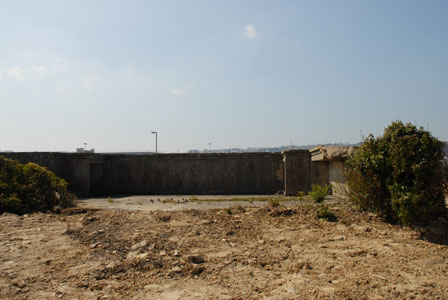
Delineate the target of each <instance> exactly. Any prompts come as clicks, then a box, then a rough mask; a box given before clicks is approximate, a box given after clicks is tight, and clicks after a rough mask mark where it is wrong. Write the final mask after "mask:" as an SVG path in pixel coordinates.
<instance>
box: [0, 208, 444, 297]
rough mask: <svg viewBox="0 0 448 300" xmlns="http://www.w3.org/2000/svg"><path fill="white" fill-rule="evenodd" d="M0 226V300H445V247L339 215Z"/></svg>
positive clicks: (33, 221)
mask: <svg viewBox="0 0 448 300" xmlns="http://www.w3.org/2000/svg"><path fill="white" fill-rule="evenodd" d="M331 209H332V212H333V213H334V214H335V215H336V216H337V217H338V221H337V222H328V221H325V220H320V219H318V218H317V216H316V209H315V207H313V206H308V205H305V206H293V207H288V208H287V207H275V208H273V207H270V206H268V205H265V206H263V207H247V208H242V207H239V206H238V207H237V206H234V207H233V208H232V209H231V210H229V209H206V210H196V209H188V210H186V209H184V210H175V211H138V210H121V209H108V210H104V209H103V210H91V209H78V210H73V211H71V212H69V213H67V214H59V215H57V214H42V213H36V214H32V215H25V216H17V215H13V214H3V215H1V216H0V299H448V279H447V278H448V246H446V245H439V244H436V243H431V242H428V241H424V240H422V239H421V238H420V233H419V232H417V231H414V230H410V229H407V228H402V227H399V226H392V225H390V224H386V223H383V222H382V221H380V220H378V219H377V218H376V217H375V216H374V215H369V214H364V213H359V212H358V211H356V210H354V209H353V208H351V207H350V206H344V205H334V206H332V208H331Z"/></svg>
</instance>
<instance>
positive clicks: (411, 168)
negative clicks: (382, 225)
mask: <svg viewBox="0 0 448 300" xmlns="http://www.w3.org/2000/svg"><path fill="white" fill-rule="evenodd" d="M442 149H443V144H442V143H441V142H440V141H439V140H438V139H437V138H435V137H433V136H432V135H431V134H430V133H429V132H428V131H426V130H424V129H423V128H421V127H420V128H417V127H416V126H414V125H412V124H410V123H408V124H403V123H402V122H401V121H397V122H393V123H392V124H391V125H390V126H389V127H387V128H386V129H385V130H384V135H383V136H382V137H378V138H374V137H373V136H372V135H369V136H368V137H367V138H366V139H365V141H364V143H363V144H362V145H361V146H360V147H359V148H358V149H357V150H356V151H355V152H354V153H353V154H352V155H351V156H350V157H349V158H348V160H347V162H346V177H347V184H348V187H349V190H350V198H351V199H352V200H353V201H354V202H356V203H358V204H359V205H360V207H361V208H362V209H364V210H370V211H374V212H376V213H378V214H379V215H380V216H382V217H383V218H385V219H386V220H388V221H392V222H400V223H402V224H407V225H417V224H425V223H428V222H429V221H431V220H432V218H433V217H435V216H438V215H441V214H445V213H446V207H445V198H444V192H443V176H442V159H443V150H442Z"/></svg>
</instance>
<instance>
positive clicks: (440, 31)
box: [0, 0, 448, 152]
mask: <svg viewBox="0 0 448 300" xmlns="http://www.w3.org/2000/svg"><path fill="white" fill-rule="evenodd" d="M447 29H448V1H445V0H441V1H437V0H432V1H413V0H396V1H389V0H383V1H382V0H377V1H359V0H352V1H347V0H339V1H330V0H328V1H320V0H313V1H311V0H310V1H292V0H291V1H261V0H260V1H259V0H257V1H241V0H239V1H212V0H207V1H197V0H188V1H187V0H184V1H170V0H166V1H146V0H145V1H136V0H126V1H124V0H122V1H111V0H94V1H93V0H73V1H68V0H53V1H50V0H39V1H33V0H29V1H23V0H14V1H10V0H0V107H1V110H0V111H1V117H0V150H3V151H4V150H13V151H75V149H76V148H77V147H83V146H84V143H87V148H95V150H96V151H97V152H98V151H99V152H101V151H154V150H155V135H154V134H151V131H157V132H158V150H159V152H178V151H180V152H184V151H188V150H190V149H201V150H202V149H208V147H209V143H210V144H211V148H212V149H225V148H236V147H239V148H246V147H275V146H281V145H290V144H291V141H292V142H293V144H295V145H307V144H320V143H322V144H323V143H339V142H341V143H358V142H360V141H361V140H362V137H363V136H367V135H368V134H369V133H372V134H373V135H375V136H378V135H381V134H382V133H383V130H384V128H385V127H386V126H388V125H389V124H390V123H391V122H392V121H395V120H401V121H403V122H411V123H413V124H417V125H418V126H423V127H424V128H426V129H428V130H429V131H431V132H432V134H433V135H434V136H435V137H437V138H439V139H440V140H443V141H448V31H447Z"/></svg>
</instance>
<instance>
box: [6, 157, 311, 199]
mask: <svg viewBox="0 0 448 300" xmlns="http://www.w3.org/2000/svg"><path fill="white" fill-rule="evenodd" d="M1 155H4V156H5V157H8V158H11V159H15V160H18V161H20V162H21V163H27V162H34V163H37V164H39V165H41V166H44V167H47V168H48V169H49V170H51V171H53V172H55V173H56V175H57V176H59V177H62V178H64V179H65V180H67V181H68V183H69V189H70V190H71V191H72V192H74V193H75V194H77V195H79V196H83V195H113V194H274V193H277V192H279V191H284V192H285V193H286V194H288V195H296V194H297V192H298V191H305V192H306V191H308V190H309V186H310V183H311V176H310V172H311V171H310V170H311V162H310V157H309V152H308V151H306V150H301V151H297V150H293V151H285V152H283V153H235V154H234V153H231V154H144V155H124V154H91V153H52V152H22V153H20V152H19V153H2V154H1ZM285 178H286V179H285Z"/></svg>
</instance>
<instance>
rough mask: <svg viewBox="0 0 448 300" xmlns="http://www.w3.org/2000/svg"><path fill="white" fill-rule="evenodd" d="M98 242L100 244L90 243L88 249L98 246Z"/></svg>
mask: <svg viewBox="0 0 448 300" xmlns="http://www.w3.org/2000/svg"><path fill="white" fill-rule="evenodd" d="M99 244H100V243H99V242H97V243H93V244H90V246H89V247H90V249H94V248H96V247H98V245H99Z"/></svg>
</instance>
